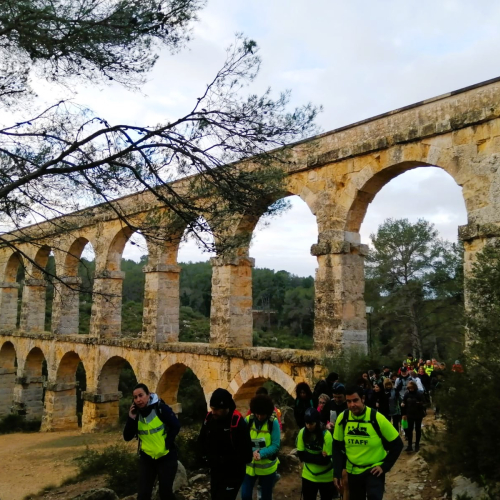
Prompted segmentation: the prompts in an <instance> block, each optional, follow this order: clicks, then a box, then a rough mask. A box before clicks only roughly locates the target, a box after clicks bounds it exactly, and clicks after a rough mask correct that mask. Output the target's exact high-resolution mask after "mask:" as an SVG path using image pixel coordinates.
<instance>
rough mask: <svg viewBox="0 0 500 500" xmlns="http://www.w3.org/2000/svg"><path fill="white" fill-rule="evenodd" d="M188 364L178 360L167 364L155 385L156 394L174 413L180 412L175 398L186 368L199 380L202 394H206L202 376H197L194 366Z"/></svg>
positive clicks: (180, 408)
mask: <svg viewBox="0 0 500 500" xmlns="http://www.w3.org/2000/svg"><path fill="white" fill-rule="evenodd" d="M189 365H190V364H189V363H187V364H185V363H182V362H179V363H175V364H173V365H171V366H169V367H168V368H167V369H166V370H165V371H164V372H163V374H162V376H161V377H160V380H159V381H158V384H157V386H156V393H157V394H158V396H160V397H161V398H162V399H163V400H164V401H165V403H167V404H168V405H169V406H171V407H172V409H173V411H174V412H175V413H181V411H182V407H181V404H180V403H179V401H178V399H177V396H178V393H179V386H180V383H181V380H182V377H183V376H184V374H185V373H186V370H187V369H188V368H189V369H190V370H191V371H192V372H193V373H194V374H195V376H196V378H197V379H198V380H199V382H200V385H201V388H202V390H203V394H205V396H206V391H205V387H204V384H203V378H200V377H198V375H196V368H195V369H193V367H191V366H189ZM207 401H208V399H207Z"/></svg>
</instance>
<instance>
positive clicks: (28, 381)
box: [13, 372, 43, 420]
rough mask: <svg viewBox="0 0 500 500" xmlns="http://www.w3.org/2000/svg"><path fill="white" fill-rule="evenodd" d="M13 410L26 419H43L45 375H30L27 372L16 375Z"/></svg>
mask: <svg viewBox="0 0 500 500" xmlns="http://www.w3.org/2000/svg"><path fill="white" fill-rule="evenodd" d="M13 410H14V413H17V414H19V415H25V418H26V420H41V419H42V416H43V377H30V376H29V375H28V374H26V373H25V372H23V373H22V374H21V375H20V376H17V377H16V379H15V386H14V405H13Z"/></svg>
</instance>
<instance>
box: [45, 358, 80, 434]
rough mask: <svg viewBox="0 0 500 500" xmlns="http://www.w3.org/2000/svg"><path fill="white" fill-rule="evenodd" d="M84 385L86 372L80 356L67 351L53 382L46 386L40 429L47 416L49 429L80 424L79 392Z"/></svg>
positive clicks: (67, 427) (63, 428)
mask: <svg viewBox="0 0 500 500" xmlns="http://www.w3.org/2000/svg"><path fill="white" fill-rule="evenodd" d="M86 385H87V380H86V372H85V368H84V366H83V362H82V360H81V359H80V356H79V355H78V354H77V353H76V352H74V351H70V352H67V353H66V354H64V356H63V357H62V359H61V361H60V363H59V366H58V368H57V373H56V380H55V382H54V383H51V384H48V386H47V395H46V401H45V418H44V422H43V423H42V429H43V427H44V425H45V424H46V423H48V422H46V420H48V419H49V418H50V421H51V425H50V429H51V430H57V431H59V430H71V429H76V428H78V427H79V426H81V421H82V418H81V416H82V411H83V401H82V398H81V393H82V391H84V390H85V389H86ZM49 416H50V417H49Z"/></svg>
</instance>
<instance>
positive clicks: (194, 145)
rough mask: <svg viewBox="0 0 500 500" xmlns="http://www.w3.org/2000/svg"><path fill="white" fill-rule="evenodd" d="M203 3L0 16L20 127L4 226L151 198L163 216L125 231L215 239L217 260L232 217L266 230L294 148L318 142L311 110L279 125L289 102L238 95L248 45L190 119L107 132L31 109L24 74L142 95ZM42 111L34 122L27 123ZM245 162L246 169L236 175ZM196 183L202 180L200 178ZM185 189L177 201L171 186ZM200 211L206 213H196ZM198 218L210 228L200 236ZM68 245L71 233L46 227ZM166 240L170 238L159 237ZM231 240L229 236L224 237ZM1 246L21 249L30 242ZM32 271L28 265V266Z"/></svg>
mask: <svg viewBox="0 0 500 500" xmlns="http://www.w3.org/2000/svg"><path fill="white" fill-rule="evenodd" d="M202 5H203V1H201V0H144V1H143V0H140V1H139V0H110V1H105V2H100V1H97V0H16V1H5V2H0V51H1V53H2V60H4V61H8V62H9V64H5V65H3V66H2V68H0V104H3V105H4V106H10V107H13V106H17V108H18V109H19V110H20V111H19V112H20V114H21V115H22V118H19V117H16V118H13V117H12V118H11V122H10V123H7V121H6V119H4V123H3V124H0V219H1V220H2V224H3V225H5V224H6V225H7V226H8V227H10V228H18V227H22V226H24V225H27V224H29V223H32V222H34V221H38V222H39V221H40V220H43V218H46V219H50V218H52V217H54V216H59V215H61V214H64V213H67V212H68V211H72V210H76V209H81V208H85V206H88V205H89V204H91V203H96V202H102V203H104V204H109V203H110V200H112V199H113V198H116V197H117V196H122V195H125V194H129V193H132V192H136V191H144V190H147V191H149V192H150V193H151V195H152V196H153V198H155V199H156V200H157V201H158V202H159V204H160V205H162V206H165V207H168V208H169V212H168V213H169V214H170V215H169V216H168V217H167V216H163V217H162V216H160V215H157V216H156V217H149V218H147V220H146V221H144V222H143V223H141V224H140V225H137V224H133V223H132V222H131V221H130V220H129V219H128V217H127V215H126V214H125V213H123V212H122V211H121V210H119V209H117V208H116V207H115V208H113V207H111V206H109V205H108V209H109V210H110V211H112V213H114V214H116V215H118V216H119V217H120V218H122V220H123V221H124V223H125V224H127V225H129V227H130V228H131V229H132V230H137V231H141V232H142V233H143V234H144V235H145V236H149V237H150V238H152V239H155V238H156V239H158V238H161V239H162V240H163V239H172V238H178V237H179V235H178V232H179V231H178V229H179V228H184V227H185V225H186V224H187V227H188V231H189V232H191V233H193V234H195V235H197V237H198V240H199V241H200V242H202V243H203V244H204V245H205V246H206V247H209V248H210V249H213V245H212V244H210V243H207V241H206V240H204V239H203V237H202V235H203V234H204V233H206V232H207V231H208V229H209V227H210V230H212V231H213V232H214V233H215V234H216V235H217V236H218V238H217V241H218V248H219V250H221V249H222V248H223V247H224V246H226V247H227V248H231V247H232V246H233V245H236V244H238V242H235V241H234V238H233V237H228V236H227V231H226V219H227V214H228V213H231V214H234V213H235V212H236V213H244V214H247V215H248V216H250V217H252V216H256V217H258V216H261V215H262V214H263V213H266V212H269V213H272V212H275V211H279V210H281V209H282V208H283V204H282V203H281V204H280V203H277V204H273V205H271V206H268V204H266V203H263V202H262V200H268V199H270V197H272V196H275V194H276V193H277V192H281V191H282V187H283V182H282V181H283V176H284V173H283V170H282V169H281V168H280V166H281V165H283V164H284V163H285V164H287V162H288V150H287V148H286V147H284V146H285V145H286V144H288V143H289V142H291V141H293V140H295V139H299V138H301V137H304V136H307V135H309V134H311V133H313V132H314V131H315V126H314V119H315V117H316V115H317V112H318V109H317V108H316V107H314V106H311V105H305V106H303V107H300V108H297V109H295V110H293V111H291V112H287V106H288V103H289V92H283V93H280V94H279V95H278V96H277V97H276V98H273V97H272V95H271V92H270V90H268V91H266V92H264V93H263V94H262V95H257V94H250V95H248V96H244V95H243V89H244V88H245V87H246V86H247V85H248V84H249V82H251V81H252V80H253V79H254V78H255V76H256V75H257V73H258V70H259V66H260V58H259V55H258V47H257V44H256V43H255V42H254V41H253V40H249V39H246V38H244V37H243V36H238V37H237V40H236V41H235V43H234V44H232V45H231V46H230V47H229V48H228V50H227V57H226V60H225V61H224V62H223V64H222V66H221V69H220V70H219V71H218V72H217V73H216V74H215V75H214V77H213V79H212V80H211V81H210V82H209V83H208V84H207V85H202V86H200V94H199V98H198V99H197V100H196V102H195V103H193V106H192V108H191V109H190V110H189V111H188V112H187V113H186V114H185V115H184V116H181V117H179V118H177V119H174V120H171V121H168V122H167V121H165V122H164V123H160V124H157V125H154V126H146V125H140V124H138V125H127V124H112V123H110V122H108V121H107V120H106V119H105V117H102V116H97V115H95V114H94V113H92V112H91V111H90V110H88V109H83V108H81V107H79V106H77V105H76V104H73V103H71V102H56V103H54V104H53V105H52V106H50V107H48V108H46V109H43V108H42V109H38V108H37V106H36V101H34V103H33V102H31V101H29V97H28V96H29V94H30V89H29V81H30V77H31V75H32V74H36V76H38V77H42V78H44V79H45V80H46V81H48V82H49V83H51V84H54V85H55V84H58V83H59V84H61V83H62V84H66V85H68V86H69V85H70V84H71V85H74V84H76V83H78V82H79V81H82V80H86V81H88V82H95V81H98V82H103V81H109V80H110V79H112V80H114V81H116V82H118V83H120V84H122V85H124V86H126V87H130V88H137V87H139V86H140V84H141V83H142V82H143V81H144V78H145V75H146V73H147V72H148V71H149V70H150V69H151V68H152V67H153V65H154V63H155V62H156V60H157V58H158V53H159V50H160V48H161V47H162V46H163V47H167V48H168V49H170V50H171V51H173V52H176V51H177V50H178V49H180V48H182V46H183V45H184V44H185V42H187V40H188V39H189V36H190V28H191V26H192V21H194V20H195V19H196V13H197V12H198V11H199V9H200V8H201V7H202ZM34 109H35V110H36V111H33V110H34ZM248 157H253V159H252V168H251V169H250V168H247V169H244V168H242V165H241V164H240V163H238V162H240V161H242V160H245V159H246V158H248ZM193 174H197V176H194V175H193ZM180 177H183V178H184V179H185V184H186V185H187V186H184V187H183V189H182V192H180V190H176V188H175V187H174V186H173V185H172V184H171V183H170V182H169V181H170V180H171V179H173V178H180ZM200 198H203V199H204V202H203V203H199V199H200ZM200 215H203V216H204V217H205V218H206V219H207V222H208V224H209V225H210V226H208V224H206V223H200V221H199V217H200ZM52 225H53V227H52V230H54V231H55V232H56V233H57V232H67V231H70V230H71V229H72V227H71V223H69V222H68V221H65V223H63V224H60V223H59V222H53V223H52ZM165 227H174V228H175V229H176V231H173V233H175V235H173V234H171V233H169V234H164V235H162V236H158V234H159V230H160V229H164V228H165ZM225 235H226V236H225ZM26 237H27V236H26V234H25V233H19V239H16V238H10V239H6V238H2V239H1V240H0V241H1V242H2V244H4V245H9V246H11V247H13V248H16V249H17V248H18V244H19V243H20V242H21V241H22V242H25V241H26ZM24 257H26V258H28V259H29V257H28V256H24Z"/></svg>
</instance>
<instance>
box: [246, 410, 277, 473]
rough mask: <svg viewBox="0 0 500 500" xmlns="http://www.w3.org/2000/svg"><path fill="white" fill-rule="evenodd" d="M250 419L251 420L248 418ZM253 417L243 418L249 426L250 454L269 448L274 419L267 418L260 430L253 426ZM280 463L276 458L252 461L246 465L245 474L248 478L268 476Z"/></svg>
mask: <svg viewBox="0 0 500 500" xmlns="http://www.w3.org/2000/svg"><path fill="white" fill-rule="evenodd" d="M250 417H251V418H250ZM255 420H256V418H255V416H253V415H249V416H248V417H246V418H245V421H246V422H247V424H250V422H251V426H250V439H251V440H252V452H254V451H258V450H261V449H262V448H267V447H268V446H271V441H272V439H271V433H272V430H273V424H274V418H272V417H271V418H269V419H268V420H267V422H265V423H264V424H263V425H262V427H261V428H260V429H257V427H256V426H255ZM279 463H280V461H279V460H278V457H271V458H262V459H261V460H253V459H252V461H251V462H250V463H249V464H247V467H246V473H247V474H248V475H249V476H268V475H269V474H272V473H273V472H276V470H277V469H278V464H279Z"/></svg>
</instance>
